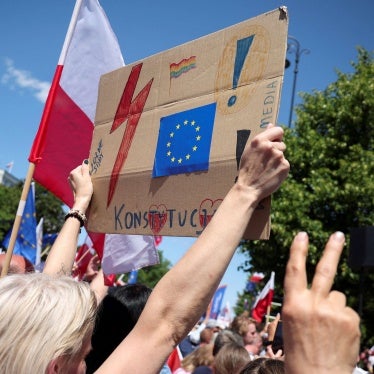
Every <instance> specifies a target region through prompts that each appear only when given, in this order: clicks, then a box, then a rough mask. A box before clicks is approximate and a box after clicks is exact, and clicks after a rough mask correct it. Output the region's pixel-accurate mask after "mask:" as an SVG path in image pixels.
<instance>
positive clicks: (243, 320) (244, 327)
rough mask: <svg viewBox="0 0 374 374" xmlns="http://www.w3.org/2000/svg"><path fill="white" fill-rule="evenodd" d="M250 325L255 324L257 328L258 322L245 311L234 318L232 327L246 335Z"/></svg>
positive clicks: (240, 333) (241, 334)
mask: <svg viewBox="0 0 374 374" xmlns="http://www.w3.org/2000/svg"><path fill="white" fill-rule="evenodd" d="M250 325H255V326H256V330H257V322H256V321H255V320H253V319H252V318H250V317H248V315H247V314H246V313H243V314H241V315H240V316H236V317H235V318H234V319H233V321H232V322H231V326H230V328H231V329H232V330H233V331H235V332H237V333H238V334H239V335H240V336H244V335H245V334H246V333H247V332H248V331H249V326H250Z"/></svg>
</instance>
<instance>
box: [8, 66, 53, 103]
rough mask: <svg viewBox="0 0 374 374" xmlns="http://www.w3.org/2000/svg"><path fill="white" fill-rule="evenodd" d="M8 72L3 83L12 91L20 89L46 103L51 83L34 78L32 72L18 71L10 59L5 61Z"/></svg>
mask: <svg viewBox="0 0 374 374" xmlns="http://www.w3.org/2000/svg"><path fill="white" fill-rule="evenodd" d="M5 67H6V72H5V74H4V75H3V76H2V77H1V83H2V84H4V85H7V86H8V87H9V88H10V89H12V90H17V89H19V88H21V89H25V90H28V91H30V92H31V94H32V95H33V96H34V97H35V98H36V99H37V100H38V101H40V102H42V103H45V101H46V100H47V96H48V92H49V88H50V86H51V84H50V83H49V82H43V81H40V80H38V79H36V78H34V77H33V76H32V75H31V73H30V72H28V71H26V70H20V69H17V68H16V67H15V66H14V63H13V61H12V60H10V59H6V60H5Z"/></svg>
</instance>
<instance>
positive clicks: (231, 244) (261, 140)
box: [98, 127, 289, 374]
mask: <svg viewBox="0 0 374 374" xmlns="http://www.w3.org/2000/svg"><path fill="white" fill-rule="evenodd" d="M282 138H283V130H282V129H281V128H280V127H269V128H268V129H266V130H265V131H264V132H262V133H261V134H259V135H257V136H256V137H255V138H254V139H253V140H252V142H250V143H249V144H247V146H246V148H245V150H244V152H243V156H242V159H241V163H240V168H239V176H238V181H237V183H236V184H235V185H234V186H233V187H232V188H231V190H230V191H229V192H228V194H227V195H226V197H225V198H224V200H223V202H222V203H221V205H220V207H219V208H218V210H217V212H216V214H215V215H214V217H213V218H212V220H211V222H210V223H209V225H208V226H207V227H206V228H205V230H204V231H203V233H202V234H201V235H200V237H199V238H198V240H197V241H196V242H195V243H194V245H193V246H192V247H191V248H190V249H189V250H188V251H187V253H186V254H185V255H184V256H183V258H182V259H181V260H180V261H179V262H178V263H177V264H176V265H175V266H174V267H173V268H172V269H171V270H170V271H169V272H168V273H167V274H166V275H165V276H164V277H163V278H162V279H161V280H160V281H159V283H158V284H157V286H156V287H155V289H154V290H153V292H152V294H151V296H150V298H149V300H148V302H147V304H146V307H145V309H144V311H143V313H142V315H141V316H140V319H139V321H138V323H137V325H136V326H135V328H134V329H133V331H132V332H131V333H130V334H129V335H128V337H127V338H126V339H125V341H124V342H122V343H121V344H120V345H119V347H118V348H117V349H116V350H115V351H114V353H113V354H112V355H111V356H110V357H109V359H108V360H107V361H106V362H105V363H104V365H103V366H102V367H101V368H100V369H99V371H98V373H113V372H115V373H124V372H128V373H129V372H134V373H135V372H136V373H146V374H149V373H157V372H158V370H159V368H160V367H161V366H162V364H163V363H164V362H165V360H166V358H167V357H168V355H169V354H170V353H171V351H172V349H173V348H174V347H175V346H176V344H178V343H179V342H180V341H181V340H182V338H183V337H184V336H186V335H187V333H188V332H189V331H190V330H191V328H192V327H193V326H194V325H195V323H196V322H197V320H198V319H199V317H200V316H201V315H202V314H203V312H204V311H205V310H206V307H207V305H208V303H209V301H210V300H211V298H212V296H213V294H214V292H215V290H216V289H217V287H218V285H219V282H220V280H221V278H222V276H223V274H224V272H225V271H226V268H227V266H228V265H229V263H230V260H231V258H232V256H233V254H234V252H235V250H236V248H237V246H238V244H239V241H240V240H241V238H242V236H243V233H244V231H245V229H246V227H247V225H248V222H249V220H250V218H251V217H252V214H253V212H254V210H255V209H256V207H257V205H258V203H259V202H260V201H261V200H262V199H263V198H265V197H267V196H269V195H270V194H271V193H273V192H274V191H275V190H277V189H278V187H279V186H280V184H281V182H282V181H283V180H284V179H285V178H286V176H287V174H288V171H289V163H288V161H287V160H286V159H285V158H284V155H283V152H284V150H285V145H284V143H283V142H282ZM143 357H144V358H143Z"/></svg>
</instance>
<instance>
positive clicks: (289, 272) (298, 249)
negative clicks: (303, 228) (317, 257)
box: [284, 232, 309, 295]
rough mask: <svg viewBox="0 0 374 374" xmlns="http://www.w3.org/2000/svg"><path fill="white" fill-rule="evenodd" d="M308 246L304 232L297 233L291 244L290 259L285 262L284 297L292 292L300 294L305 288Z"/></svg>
mask: <svg viewBox="0 0 374 374" xmlns="http://www.w3.org/2000/svg"><path fill="white" fill-rule="evenodd" d="M308 244H309V240H308V235H307V233H306V232H299V233H298V234H297V235H296V236H295V238H294V240H293V242H292V245H291V249H290V258H289V260H288V262H287V267H286V275H285V277H284V292H285V294H286V295H288V294H290V293H292V292H300V291H303V290H305V289H306V288H307V285H308V282H307V276H306V270H305V263H306V256H307V254H308Z"/></svg>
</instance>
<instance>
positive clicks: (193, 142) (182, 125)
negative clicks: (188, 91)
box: [152, 103, 216, 177]
mask: <svg viewBox="0 0 374 374" xmlns="http://www.w3.org/2000/svg"><path fill="white" fill-rule="evenodd" d="M215 114H216V103H213V104H208V105H204V106H201V107H198V108H194V109H190V110H186V111H184V112H179V113H176V114H172V115H170V116H166V117H162V118H161V120H160V130H159V134H158V140H157V148H156V155H155V161H154V165H153V174H152V176H153V177H162V176H167V175H174V174H183V173H190V172H194V171H204V170H208V168H209V153H210V144H211V140H212V133H213V125H214V117H215Z"/></svg>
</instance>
